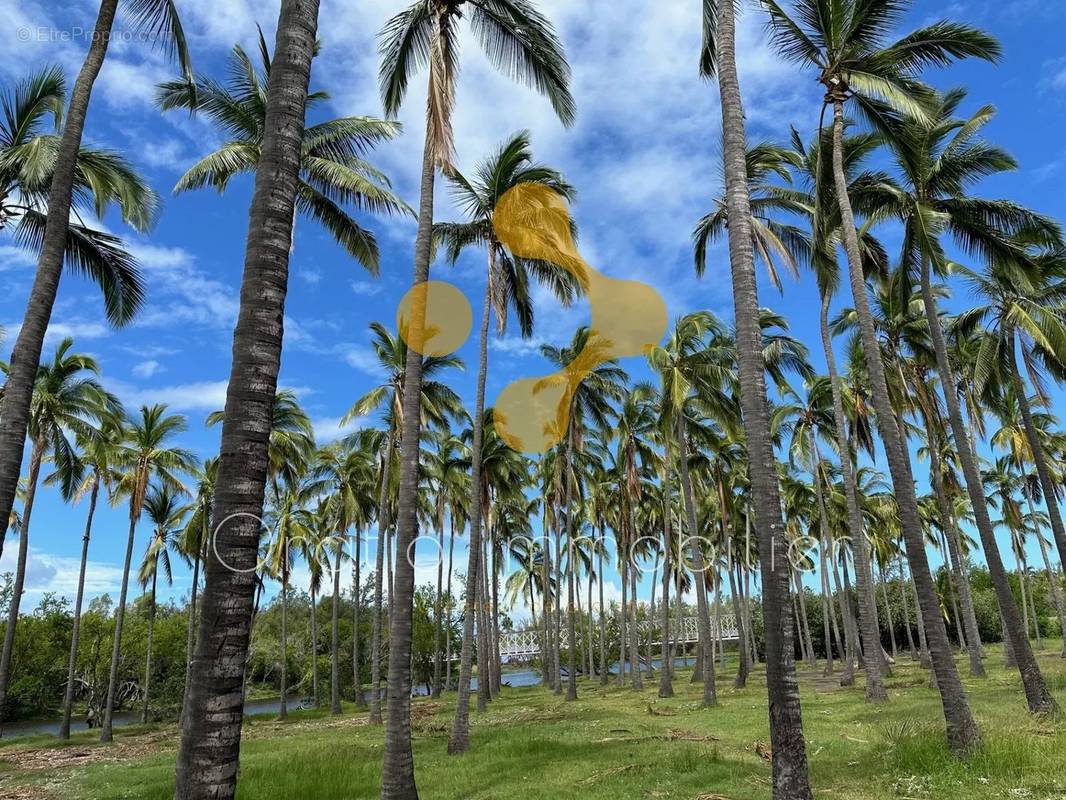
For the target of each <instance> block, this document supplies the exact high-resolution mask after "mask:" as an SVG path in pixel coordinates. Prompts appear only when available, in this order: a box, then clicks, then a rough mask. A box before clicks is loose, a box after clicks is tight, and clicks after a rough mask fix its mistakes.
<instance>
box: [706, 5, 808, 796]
mask: <svg viewBox="0 0 1066 800" xmlns="http://www.w3.org/2000/svg"><path fill="white" fill-rule="evenodd" d="M734 12H735V9H734V7H733V4H732V3H721V4H719V8H718V72H719V77H718V87H719V91H720V95H721V104H722V151H723V160H724V163H725V184H726V209H727V214H728V216H729V263H730V266H731V271H732V278H733V302H734V306H735V317H736V326H737V360H738V361H739V366H740V400H741V403H740V404H741V410H742V415H743V420H744V430H745V432H746V434H747V441H748V454H749V472H750V478H751V492H752V499H753V504H752V505H753V507H754V509H755V512H756V519H755V529H756V534H757V537H758V541H759V552H760V553H761V559H760V561H761V568H762V588H763V618H764V620H765V643H766V688H767V695H768V699H769V703H768V706H769V717H770V741H771V751H772V753H773V757H772V760H773V775H772V781H773V797H774V800H785V798H788V800H806V799H807V798H810V797H811V786H810V775H809V772H808V766H807V746H806V741H805V739H804V735H803V721H802V718H801V712H800V700H799V687H798V685H797V683H796V672H795V664H794V663H793V658H792V622H791V620H790V619H789V615H788V611H787V609H788V596H789V588H788V561H787V557H786V553H787V542H786V539H785V530H784V525H783V524H782V521H781V498H780V495H779V492H778V478H777V461H776V459H775V457H774V451H773V445H772V443H771V438H770V420H769V405H768V403H767V396H766V376H765V365H764V363H763V359H762V332H761V330H760V329H759V300H758V294H757V289H756V284H755V261H754V254H753V252H752V244H751V202H750V196H749V187H748V174H747V164H746V152H747V145H746V139H745V133H744V108H743V103H742V100H741V94H740V81H739V78H738V77H737V65H736V30H735V28H736V21H735V19H734ZM745 646H746V644H745Z"/></svg>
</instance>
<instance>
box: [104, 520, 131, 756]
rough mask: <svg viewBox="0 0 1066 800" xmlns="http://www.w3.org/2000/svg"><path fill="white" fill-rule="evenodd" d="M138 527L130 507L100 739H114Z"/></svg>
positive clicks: (105, 740)
mask: <svg viewBox="0 0 1066 800" xmlns="http://www.w3.org/2000/svg"><path fill="white" fill-rule="evenodd" d="M136 529H137V515H136V514H135V513H134V511H133V509H132V508H131V509H130V529H129V535H128V536H127V537H126V558H125V560H124V561H123V564H122V587H121V588H120V589H119V593H118V607H117V608H116V609H115V633H114V636H113V637H112V642H111V671H110V672H109V677H108V681H107V700H106V701H105V703H104V722H103V725H101V726H100V741H101V742H110V741H111V739H112V729H111V728H112V717H113V715H114V711H115V696H116V694H117V692H118V662H119V656H120V654H121V649H122V625H123V622H125V619H126V591H127V589H128V588H129V583H130V562H131V561H132V560H133V537H134V533H135V532H136Z"/></svg>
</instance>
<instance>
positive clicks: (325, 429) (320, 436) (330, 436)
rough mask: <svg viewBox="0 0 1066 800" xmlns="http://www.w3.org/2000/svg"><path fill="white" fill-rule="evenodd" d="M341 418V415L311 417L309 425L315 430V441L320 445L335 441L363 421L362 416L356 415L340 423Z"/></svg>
mask: <svg viewBox="0 0 1066 800" xmlns="http://www.w3.org/2000/svg"><path fill="white" fill-rule="evenodd" d="M342 419H343V417H317V418H315V419H312V420H311V425H312V427H313V428H314V431H315V441H316V442H317V443H318V444H320V445H323V444H329V443H330V442H335V441H336V440H337V439H340V438H341V437H342V436H347V435H348V434H349V433H351V432H352V431H354V430H356V429H357V428H358V427H359V426H360V425H361V424H364V423H365V419H364V418H363V417H357V418H356V419H353V420H351V421H349V422H347V423H345V424H343V425H342V424H341V420H342Z"/></svg>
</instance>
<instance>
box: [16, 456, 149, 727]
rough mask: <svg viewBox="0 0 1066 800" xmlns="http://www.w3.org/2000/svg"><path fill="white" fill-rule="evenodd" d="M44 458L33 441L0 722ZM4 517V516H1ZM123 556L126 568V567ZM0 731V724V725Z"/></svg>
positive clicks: (20, 532) (21, 528) (20, 530)
mask: <svg viewBox="0 0 1066 800" xmlns="http://www.w3.org/2000/svg"><path fill="white" fill-rule="evenodd" d="M43 458H44V444H43V442H34V444H33V448H32V449H31V450H30V474H29V478H28V480H27V485H26V502H25V503H24V504H23V509H22V525H21V526H20V527H19V555H18V562H17V563H16V566H15V580H14V583H13V584H12V586H11V600H10V603H9V605H8V609H7V627H6V628H5V629H4V649H3V653H2V654H0V723H2V722H3V709H4V708H6V707H7V690H8V687H9V685H10V683H11V655H12V653H13V652H14V649H15V629H16V628H17V626H18V619H19V605H20V604H21V602H22V587H23V585H24V584H25V582H26V559H27V558H28V556H29V552H30V517H31V516H32V514H33V501H34V498H35V497H36V496H37V480H38V477H39V476H40V474H41V460H42V459H43ZM4 519H5V520H6V519H7V517H5V518H4ZM128 562H129V559H128V558H127V570H128ZM0 732H2V725H0Z"/></svg>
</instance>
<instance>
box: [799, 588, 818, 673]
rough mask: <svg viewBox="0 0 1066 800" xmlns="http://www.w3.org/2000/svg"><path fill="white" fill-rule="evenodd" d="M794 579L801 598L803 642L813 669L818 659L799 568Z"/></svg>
mask: <svg viewBox="0 0 1066 800" xmlns="http://www.w3.org/2000/svg"><path fill="white" fill-rule="evenodd" d="M793 580H794V581H795V583H796V597H797V598H798V599H799V610H800V630H801V631H802V633H803V644H804V647H805V648H806V650H807V662H808V663H809V664H810V667H811V669H814V667H815V666H816V663H815V662H816V660H817V659H816V658H815V654H814V640H813V639H812V638H811V619H810V617H809V616H808V615H807V594H806V592H804V591H803V580H802V578H801V577H800V574H799V570H794V571H793Z"/></svg>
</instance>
